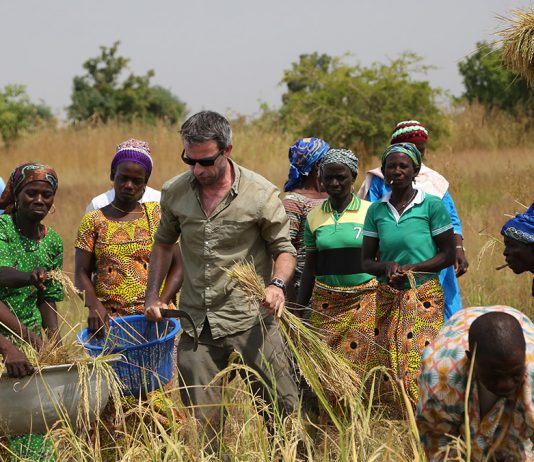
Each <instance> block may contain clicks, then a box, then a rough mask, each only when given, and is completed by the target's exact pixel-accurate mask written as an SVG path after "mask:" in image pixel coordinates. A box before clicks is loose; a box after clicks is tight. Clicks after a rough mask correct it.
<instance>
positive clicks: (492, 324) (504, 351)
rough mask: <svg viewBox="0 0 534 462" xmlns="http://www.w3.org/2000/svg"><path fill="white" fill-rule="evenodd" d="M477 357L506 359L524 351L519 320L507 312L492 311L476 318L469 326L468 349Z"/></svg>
mask: <svg viewBox="0 0 534 462" xmlns="http://www.w3.org/2000/svg"><path fill="white" fill-rule="evenodd" d="M475 346H476V355H477V356H478V357H480V356H484V357H488V356H490V357H494V358H496V359H506V358H508V357H509V356H510V355H512V354H515V353H517V352H518V351H521V352H523V353H524V352H525V336H524V334H523V328H522V327H521V324H520V323H519V321H518V320H517V319H516V318H515V317H514V316H512V315H511V314H508V313H503V312H502V311H493V312H490V313H485V314H483V315H482V316H479V317H478V318H476V319H475V320H474V321H473V323H472V324H471V327H470V328H469V350H470V351H471V353H473V352H474V351H475Z"/></svg>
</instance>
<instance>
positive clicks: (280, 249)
mask: <svg viewBox="0 0 534 462" xmlns="http://www.w3.org/2000/svg"><path fill="white" fill-rule="evenodd" d="M259 225H260V229H261V236H262V238H263V239H264V240H265V242H266V243H267V248H268V249H269V252H270V253H271V255H272V256H273V258H276V257H277V256H278V255H280V254H281V253H284V252H285V253H289V254H291V255H293V256H295V257H296V255H297V251H296V250H295V247H293V244H291V239H290V238H289V220H288V218H287V214H286V211H285V209H284V206H283V204H282V201H281V200H280V198H279V194H278V190H276V189H274V188H273V189H272V190H271V191H269V193H268V194H267V196H266V198H265V202H264V204H263V207H262V208H261V209H260V216H259Z"/></svg>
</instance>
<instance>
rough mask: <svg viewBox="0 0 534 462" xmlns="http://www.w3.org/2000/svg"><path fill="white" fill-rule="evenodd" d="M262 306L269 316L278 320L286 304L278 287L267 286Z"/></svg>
mask: <svg viewBox="0 0 534 462" xmlns="http://www.w3.org/2000/svg"><path fill="white" fill-rule="evenodd" d="M262 304H263V306H264V307H265V308H267V309H268V310H269V311H270V312H271V314H273V315H274V316H276V317H277V318H280V317H281V316H282V313H283V312H284V307H285V304H286V297H285V295H284V291H283V290H282V289H280V287H276V286H273V285H269V286H267V287H266V288H265V298H264V300H263V302H262Z"/></svg>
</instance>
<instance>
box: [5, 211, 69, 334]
mask: <svg viewBox="0 0 534 462" xmlns="http://www.w3.org/2000/svg"><path fill="white" fill-rule="evenodd" d="M62 265H63V242H62V241H61V237H60V236H59V234H58V233H56V232H55V231H54V230H53V229H52V228H48V229H47V232H46V235H45V237H43V238H42V239H40V240H39V241H36V240H32V239H28V238H27V237H25V236H23V235H22V234H21V233H20V232H19V231H18V229H17V228H16V227H15V224H14V223H13V219H12V217H11V216H10V215H0V267H2V266H7V267H11V268H16V269H18V270H19V271H25V272H30V271H32V270H34V269H35V268H37V267H43V268H45V269H47V270H52V269H56V268H61V267H62ZM46 287H47V289H46V290H45V291H44V292H40V291H38V290H37V289H36V288H35V287H34V286H26V287H18V288H11V287H0V300H1V301H2V302H4V303H5V304H6V305H7V306H8V307H9V308H10V309H11V311H12V312H13V313H14V314H15V315H16V316H17V317H18V318H19V319H20V321H21V322H22V323H23V324H25V325H26V326H27V327H29V328H30V329H36V328H37V329H40V328H41V324H42V319H41V313H40V311H39V309H38V305H39V304H40V303H42V302H43V301H45V300H46V301H51V302H57V301H60V300H63V287H62V286H61V284H60V283H58V282H54V281H48V282H46ZM0 333H3V331H2V329H0Z"/></svg>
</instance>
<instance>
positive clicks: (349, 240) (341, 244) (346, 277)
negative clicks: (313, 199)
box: [304, 194, 374, 287]
mask: <svg viewBox="0 0 534 462" xmlns="http://www.w3.org/2000/svg"><path fill="white" fill-rule="evenodd" d="M370 205H371V203H370V202H367V201H364V200H361V199H360V198H358V197H356V196H355V195H354V194H353V195H352V200H351V202H350V203H349V205H348V206H347V208H346V209H345V210H344V211H343V212H342V213H341V214H338V212H336V211H335V210H333V209H332V205H331V204H330V200H326V201H324V202H323V204H322V205H319V206H317V207H315V208H314V209H312V210H311V211H310V213H309V214H308V218H307V219H306V225H305V228H304V246H305V247H306V252H317V267H316V268H315V278H316V280H317V281H319V282H322V283H324V284H328V285H330V286H336V287H353V286H357V285H360V284H363V283H364V282H367V281H370V280H371V279H373V278H374V276H373V275H371V274H367V273H363V272H362V254H361V253H362V243H363V233H362V232H363V223H364V220H365V214H366V213H367V210H368V209H369V207H370Z"/></svg>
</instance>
